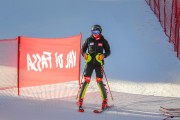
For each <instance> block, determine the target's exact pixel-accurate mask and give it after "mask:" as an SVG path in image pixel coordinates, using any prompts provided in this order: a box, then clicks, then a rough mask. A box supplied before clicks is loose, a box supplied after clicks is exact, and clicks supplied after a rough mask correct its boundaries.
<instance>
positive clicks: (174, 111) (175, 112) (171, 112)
mask: <svg viewBox="0 0 180 120" xmlns="http://www.w3.org/2000/svg"><path fill="white" fill-rule="evenodd" d="M159 110H160V111H161V112H162V115H164V116H166V118H165V119H163V120H167V119H168V118H174V117H180V109H179V108H165V107H162V106H160V109H159Z"/></svg>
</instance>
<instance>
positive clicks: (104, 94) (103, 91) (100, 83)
mask: <svg viewBox="0 0 180 120" xmlns="http://www.w3.org/2000/svg"><path fill="white" fill-rule="evenodd" d="M95 71H96V82H97V85H98V87H99V90H100V94H101V98H102V109H104V108H106V107H107V105H108V104H107V91H106V88H105V84H104V83H103V71H102V69H101V67H97V68H95Z"/></svg>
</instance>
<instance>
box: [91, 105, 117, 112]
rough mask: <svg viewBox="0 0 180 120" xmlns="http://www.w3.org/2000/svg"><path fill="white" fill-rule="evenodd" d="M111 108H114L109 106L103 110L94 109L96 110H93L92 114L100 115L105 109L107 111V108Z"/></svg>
mask: <svg viewBox="0 0 180 120" xmlns="http://www.w3.org/2000/svg"><path fill="white" fill-rule="evenodd" d="M113 106H114V105H110V106H107V107H106V108H104V109H102V108H100V109H96V110H93V112H94V113H102V112H104V111H106V110H107V109H109V108H111V107H113Z"/></svg>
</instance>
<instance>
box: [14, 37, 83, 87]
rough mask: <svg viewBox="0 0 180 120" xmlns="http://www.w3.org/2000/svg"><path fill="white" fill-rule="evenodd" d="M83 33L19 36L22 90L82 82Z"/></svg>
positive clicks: (20, 83)
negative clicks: (48, 36)
mask: <svg viewBox="0 0 180 120" xmlns="http://www.w3.org/2000/svg"><path fill="white" fill-rule="evenodd" d="M80 47H81V34H79V35H77V36H72V37H67V38H55V39H54V38H28V37H19V78H18V79H19V80H18V81H19V88H22V87H30V86H41V85H47V84H55V83H61V82H68V81H75V80H79V74H80Z"/></svg>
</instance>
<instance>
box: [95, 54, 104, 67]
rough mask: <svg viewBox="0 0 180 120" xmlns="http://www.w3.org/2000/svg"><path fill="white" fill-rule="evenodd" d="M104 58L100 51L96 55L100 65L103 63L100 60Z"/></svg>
mask: <svg viewBox="0 0 180 120" xmlns="http://www.w3.org/2000/svg"><path fill="white" fill-rule="evenodd" d="M103 59H104V55H103V54H101V53H98V54H97V55H96V60H97V61H98V62H99V63H100V64H101V65H103V63H102V60H103Z"/></svg>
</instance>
